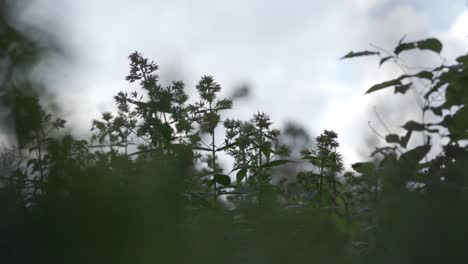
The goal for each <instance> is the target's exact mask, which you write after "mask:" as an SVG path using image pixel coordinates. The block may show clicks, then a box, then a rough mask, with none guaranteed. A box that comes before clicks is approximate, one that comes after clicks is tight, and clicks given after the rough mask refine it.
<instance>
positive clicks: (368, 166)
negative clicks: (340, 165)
mask: <svg viewBox="0 0 468 264" xmlns="http://www.w3.org/2000/svg"><path fill="white" fill-rule="evenodd" d="M351 167H352V168H353V169H354V170H355V171H356V172H359V173H362V174H368V173H372V172H374V171H375V166H374V163H372V162H358V163H354V164H353V165H351Z"/></svg>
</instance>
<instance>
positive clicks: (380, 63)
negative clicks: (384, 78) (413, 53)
mask: <svg viewBox="0 0 468 264" xmlns="http://www.w3.org/2000/svg"><path fill="white" fill-rule="evenodd" d="M391 58H393V56H388V57H384V58H382V59H381V60H380V62H379V67H380V66H382V64H384V63H385V62H386V61H388V60H389V59H391Z"/></svg>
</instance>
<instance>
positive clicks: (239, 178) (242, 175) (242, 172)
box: [236, 169, 247, 184]
mask: <svg viewBox="0 0 468 264" xmlns="http://www.w3.org/2000/svg"><path fill="white" fill-rule="evenodd" d="M245 176H247V169H240V170H239V171H238V172H237V174H236V181H237V184H240V183H241V182H242V180H243V179H244V178H245Z"/></svg>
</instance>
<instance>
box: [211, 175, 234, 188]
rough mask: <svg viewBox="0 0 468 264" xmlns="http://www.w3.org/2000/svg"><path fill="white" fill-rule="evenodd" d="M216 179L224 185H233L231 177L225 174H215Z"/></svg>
mask: <svg viewBox="0 0 468 264" xmlns="http://www.w3.org/2000/svg"><path fill="white" fill-rule="evenodd" d="M213 178H214V181H215V182H217V183H219V184H221V185H223V186H230V185H231V177H229V176H228V175H225V174H218V173H217V174H215V175H213Z"/></svg>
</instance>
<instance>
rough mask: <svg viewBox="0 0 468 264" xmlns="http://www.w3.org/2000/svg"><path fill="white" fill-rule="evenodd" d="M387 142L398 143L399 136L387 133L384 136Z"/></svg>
mask: <svg viewBox="0 0 468 264" xmlns="http://www.w3.org/2000/svg"><path fill="white" fill-rule="evenodd" d="M385 141H387V143H400V137H399V136H398V135H397V134H389V135H387V136H386V137H385Z"/></svg>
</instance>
